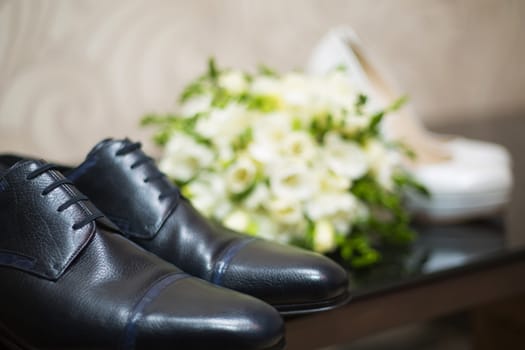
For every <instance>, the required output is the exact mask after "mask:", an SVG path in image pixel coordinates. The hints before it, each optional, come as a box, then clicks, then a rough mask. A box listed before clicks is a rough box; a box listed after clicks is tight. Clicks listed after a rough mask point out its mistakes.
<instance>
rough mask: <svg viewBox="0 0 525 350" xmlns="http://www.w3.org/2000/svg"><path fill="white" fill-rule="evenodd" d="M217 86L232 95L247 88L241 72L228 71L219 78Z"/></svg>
mask: <svg viewBox="0 0 525 350" xmlns="http://www.w3.org/2000/svg"><path fill="white" fill-rule="evenodd" d="M219 85H220V86H221V87H223V88H225V89H226V90H228V91H230V92H232V93H241V92H243V91H245V90H246V89H247V88H248V82H247V81H246V77H245V76H244V74H243V73H242V72H239V71H235V70H230V71H227V72H224V73H222V74H221V75H220V76H219Z"/></svg>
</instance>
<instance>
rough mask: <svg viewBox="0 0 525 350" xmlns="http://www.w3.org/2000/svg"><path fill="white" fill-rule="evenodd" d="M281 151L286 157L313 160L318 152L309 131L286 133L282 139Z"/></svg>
mask: <svg viewBox="0 0 525 350" xmlns="http://www.w3.org/2000/svg"><path fill="white" fill-rule="evenodd" d="M281 153H282V154H283V155H284V156H285V157H290V158H296V159H300V160H303V161H308V160H311V159H312V158H313V157H314V156H315V154H316V153H317V152H316V145H315V144H314V141H313V139H312V137H311V136H310V135H309V134H308V133H306V132H302V131H294V132H290V133H288V134H287V135H285V137H284V139H283V140H282V145H281Z"/></svg>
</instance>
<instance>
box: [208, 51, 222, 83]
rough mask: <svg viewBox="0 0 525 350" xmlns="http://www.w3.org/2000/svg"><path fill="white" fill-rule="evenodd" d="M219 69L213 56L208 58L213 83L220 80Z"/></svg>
mask: <svg viewBox="0 0 525 350" xmlns="http://www.w3.org/2000/svg"><path fill="white" fill-rule="evenodd" d="M219 75H220V72H219V69H218V68H217V64H216V62H215V58H214V57H213V56H212V57H210V58H208V76H209V77H210V79H211V80H212V81H213V82H216V81H217V79H219Z"/></svg>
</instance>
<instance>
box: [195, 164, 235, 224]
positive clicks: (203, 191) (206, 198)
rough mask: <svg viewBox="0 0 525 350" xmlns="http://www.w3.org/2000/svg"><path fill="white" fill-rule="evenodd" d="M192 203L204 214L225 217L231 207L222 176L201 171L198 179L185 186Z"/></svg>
mask: <svg viewBox="0 0 525 350" xmlns="http://www.w3.org/2000/svg"><path fill="white" fill-rule="evenodd" d="M185 192H187V193H188V195H189V197H190V199H191V202H192V204H193V205H194V206H195V207H196V208H197V209H198V210H199V211H200V212H202V213H203V214H204V215H207V216H212V217H216V218H223V217H224V215H225V213H228V212H229V211H230V209H231V204H230V202H229V201H228V198H227V193H226V186H225V185H224V179H223V177H222V176H220V175H218V174H214V173H210V172H206V173H204V172H203V173H201V174H200V175H199V177H198V179H196V180H194V181H191V182H190V183H189V184H187V185H186V186H185Z"/></svg>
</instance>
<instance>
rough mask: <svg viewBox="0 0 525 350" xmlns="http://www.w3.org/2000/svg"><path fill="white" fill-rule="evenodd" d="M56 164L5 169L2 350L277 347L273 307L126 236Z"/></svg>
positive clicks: (1, 191)
mask: <svg viewBox="0 0 525 350" xmlns="http://www.w3.org/2000/svg"><path fill="white" fill-rule="evenodd" d="M52 169H53V167H52V166H51V165H48V164H44V163H41V162H36V161H24V162H20V163H17V164H15V165H14V166H13V167H11V168H9V169H7V170H5V171H2V170H0V280H1V281H2V284H1V287H0V347H1V348H8V349H228V350H231V349H239V350H240V349H253V350H255V349H280V348H282V345H281V343H282V342H283V324H282V320H281V318H280V315H279V314H278V313H277V311H275V310H274V309H273V308H272V307H271V306H269V305H267V304H265V303H263V302H261V301H259V300H257V299H255V298H252V297H249V296H246V295H243V294H240V293H237V292H234V291H231V290H227V289H224V288H220V287H217V286H214V285H212V284H210V283H207V282H205V281H202V280H201V279H197V278H194V277H190V276H189V275H187V274H185V273H183V272H182V271H181V270H179V269H177V268H176V267H174V266H173V265H171V264H169V263H168V262H165V261H163V260H162V259H160V258H158V257H157V256H155V255H153V254H151V253H149V252H146V251H144V250H143V249H141V248H140V247H138V246H137V245H135V244H134V243H132V242H130V241H129V240H127V239H125V238H124V237H123V236H121V235H120V234H115V233H116V232H118V229H117V228H116V227H114V226H113V224H112V223H111V222H109V221H108V220H107V219H105V218H104V217H103V216H102V215H101V214H100V212H99V211H98V210H97V209H96V208H95V207H94V206H93V204H91V203H90V202H89V201H87V199H86V197H85V196H83V195H82V194H81V193H80V192H79V191H78V190H77V189H76V188H75V187H74V186H72V185H70V183H69V180H67V179H66V178H64V177H63V176H62V175H61V174H60V173H59V172H57V171H55V170H52Z"/></svg>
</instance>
